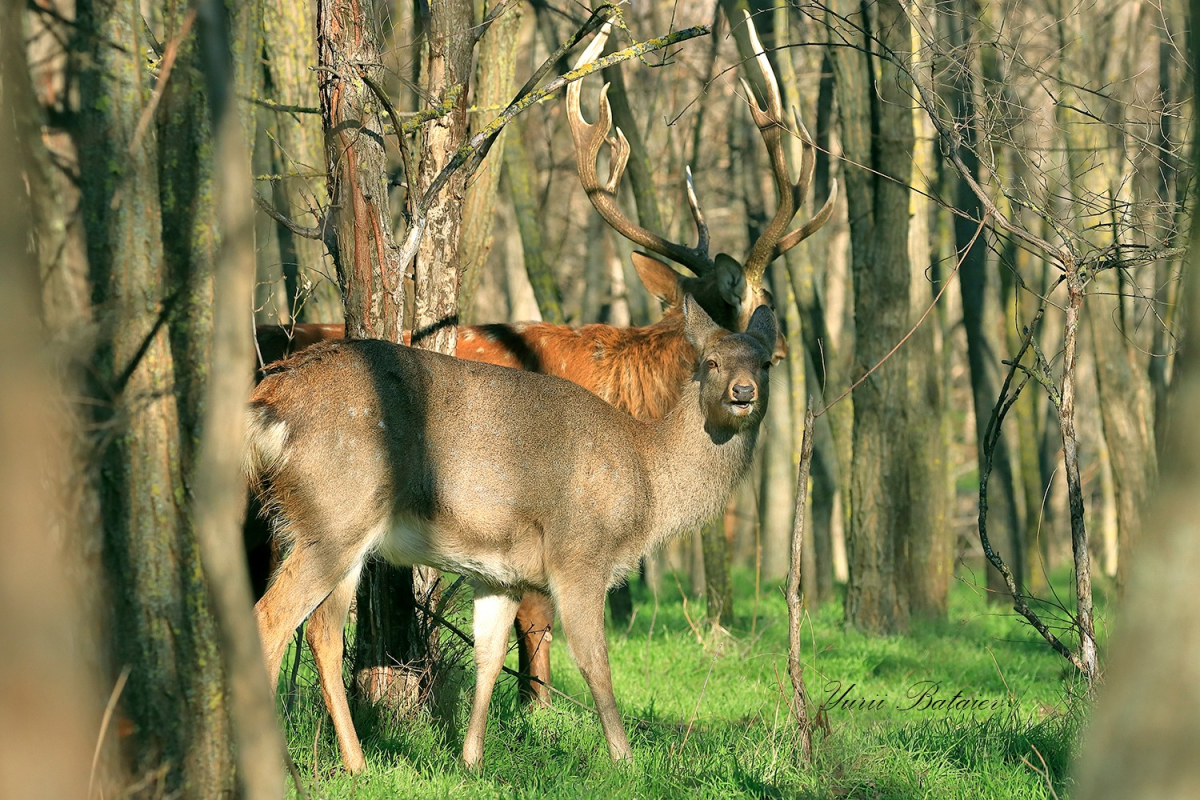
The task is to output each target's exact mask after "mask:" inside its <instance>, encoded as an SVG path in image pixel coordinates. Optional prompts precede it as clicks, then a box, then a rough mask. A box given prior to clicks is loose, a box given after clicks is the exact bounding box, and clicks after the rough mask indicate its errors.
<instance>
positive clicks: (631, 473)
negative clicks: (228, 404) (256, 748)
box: [246, 298, 778, 771]
mask: <svg viewBox="0 0 1200 800" xmlns="http://www.w3.org/2000/svg"><path fill="white" fill-rule="evenodd" d="M683 319H684V324H683V333H684V336H685V337H686V338H687V341H688V342H689V344H690V345H691V346H692V348H693V350H694V351H695V352H696V353H697V354H699V357H698V358H697V359H696V360H695V362H694V363H693V370H694V371H693V373H692V375H691V376H690V377H689V378H688V379H687V380H686V382H685V383H684V385H683V386H681V387H680V401H679V403H678V404H677V405H676V406H675V408H674V409H672V410H671V411H670V412H669V413H668V414H667V415H666V416H665V417H664V418H663V419H661V420H656V421H653V422H642V421H640V420H636V419H634V418H632V417H630V416H629V415H627V414H625V413H624V412H622V411H620V410H618V409H616V408H614V407H613V406H611V405H609V404H608V403H605V402H604V401H603V400H601V399H600V398H598V397H597V396H596V395H594V394H592V393H591V392H589V391H587V390H586V389H583V388H582V387H580V386H577V385H575V384H573V383H570V382H569V381H564V380H561V379H559V378H554V377H551V376H546V375H538V374H534V373H529V372H523V371H519V370H512V369H504V368H502V367H496V366H492V365H490V364H476V363H471V362H467V361H463V360H461V359H456V358H449V357H446V356H442V355H439V354H436V353H429V352H426V351H423V350H416V349H413V348H410V347H405V346H403V345H396V344H391V343H388V342H380V341H374V340H359V341H349V340H348V341H340V342H336V341H335V342H327V343H323V344H319V345H315V346H313V347H311V348H309V349H307V350H305V351H304V352H302V353H300V354H299V355H297V356H294V357H292V358H290V359H288V360H286V361H282V362H279V363H277V364H275V365H274V366H272V367H270V368H268V370H267V375H266V376H265V377H264V378H263V380H262V382H261V383H260V384H259V385H258V387H257V388H256V389H255V391H254V393H253V395H252V396H251V402H250V410H249V414H248V421H249V425H248V433H247V454H246V472H247V475H248V478H249V480H250V482H251V485H252V486H254V487H255V488H256V490H257V492H258V493H259V497H260V499H261V500H262V502H263V504H264V506H265V507H267V508H270V509H271V510H272V511H273V512H274V514H275V515H276V518H277V520H278V523H277V529H276V535H277V536H279V537H280V538H281V540H282V541H283V543H284V545H285V549H286V550H287V555H286V557H285V558H284V561H283V564H282V565H281V567H280V568H279V570H278V572H277V573H276V575H275V578H274V580H273V581H272V583H271V587H270V588H269V589H268V590H267V593H266V594H265V595H264V596H263V598H262V599H261V600H260V601H259V602H258V604H257V605H256V606H255V613H256V616H257V618H258V624H259V633H260V635H261V636H262V641H263V648H264V651H265V654H266V661H267V668H268V675H269V676H270V678H271V680H272V683H274V681H275V679H276V678H277V676H278V673H279V666H280V662H281V660H282V659H283V654H284V651H285V650H286V648H287V645H288V641H289V639H290V638H291V634H292V632H293V631H294V630H295V629H296V627H297V626H298V625H299V624H300V623H301V622H303V621H304V620H305V619H306V618H307V619H308V620H309V623H308V630H307V638H308V642H309V645H310V646H311V647H312V649H313V653H314V656H315V659H316V665H317V670H318V673H319V675H320V679H321V687H322V692H323V694H324V697H325V703H326V706H327V707H328V708H329V712H330V715H331V716H332V717H333V723H334V728H335V730H336V732H337V738H338V746H339V748H340V749H341V753H342V759H343V761H344V762H345V763H346V766H347V767H348V768H349V769H350V770H351V771H357V770H360V769H361V768H362V767H363V766H364V763H365V762H364V760H363V754H362V748H361V746H360V745H359V741H358V736H357V734H356V733H355V730H354V725H353V722H352V721H351V718H350V710H349V707H348V705H347V702H346V690H345V686H344V685H343V683H342V647H343V645H342V629H343V627H344V626H345V623H346V615H347V613H348V611H349V608H350V600H351V598H352V597H353V595H354V589H355V586H356V584H357V583H358V577H359V572H360V570H361V569H362V564H363V560H364V559H365V558H367V557H368V556H369V555H371V554H373V553H378V554H379V555H381V556H383V557H384V558H386V559H388V560H389V561H391V562H393V563H395V564H401V565H408V564H426V565H430V566H434V567H438V568H439V569H443V570H447V571H450V572H453V573H456V574H459V575H464V576H466V577H468V578H469V579H470V581H471V583H472V584H473V586H474V588H475V662H476V684H475V699H474V704H473V706H472V709H471V719H470V724H469V726H468V729H467V734H466V739H465V742H464V744H463V760H464V761H465V762H466V763H467V764H468V765H471V766H473V765H476V764H478V763H479V761H480V759H481V758H482V756H483V736H484V729H485V727H486V724H487V710H488V705H489V703H490V699H491V694H492V688H493V686H494V684H495V680H496V676H497V675H498V674H499V672H500V668H501V666H502V665H503V663H504V655H505V652H506V650H507V645H508V629H509V627H510V626H511V625H512V623H513V617H514V615H515V613H516V610H517V606H518V605H519V603H520V599H521V597H522V596H523V595H524V594H525V593H526V592H529V591H535V592H538V593H541V594H543V595H545V596H547V597H550V598H551V599H552V601H553V603H554V608H555V610H556V611H557V613H558V615H559V618H560V619H561V621H562V626H563V630H564V632H565V634H566V637H567V643H568V645H569V646H570V648H571V652H572V654H573V655H574V658H575V661H576V663H577V664H578V666H579V669H580V672H581V673H582V674H583V676H584V679H585V680H586V681H587V684H588V688H589V689H590V690H591V692H592V696H593V698H594V700H595V703H596V709H597V711H598V712H599V714H600V722H601V725H602V726H603V728H604V734H605V736H606V738H607V739H608V748H609V752H610V754H611V755H612V757H613V758H614V759H624V758H629V757H630V755H631V753H630V749H629V742H628V741H627V739H626V737H625V729H624V727H623V726H622V724H621V718H620V714H619V713H618V711H617V704H616V700H615V698H614V696H613V689H612V681H611V678H610V674H609V665H608V651H607V645H606V643H605V639H604V597H605V593H606V592H607V590H608V589H609V587H611V586H613V585H614V584H615V583H617V582H618V581H620V580H622V579H623V577H624V575H625V574H626V573H627V572H628V571H629V570H630V569H631V568H632V567H633V566H634V565H636V564H637V562H638V560H639V559H640V558H641V557H642V556H643V555H644V554H645V553H646V552H648V551H649V550H650V549H651V548H653V547H655V546H657V545H660V544H662V543H663V542H665V541H666V540H667V539H669V538H670V537H671V536H672V535H674V534H677V533H681V532H683V531H687V530H690V529H691V528H692V527H693V526H695V525H696V524H698V523H701V522H703V521H705V520H706V519H708V518H710V517H713V516H715V515H716V514H717V513H718V512H719V511H720V510H721V509H722V508H724V505H725V502H726V500H727V499H728V497H729V494H730V492H731V491H732V490H733V488H734V486H735V485H736V484H737V482H738V481H740V480H741V479H742V477H743V476H744V475H745V473H746V471H747V469H748V467H749V465H750V461H751V458H752V456H753V454H754V446H755V442H756V439H757V437H758V429H759V425H760V423H761V422H762V418H763V413H764V411H765V409H766V406H767V400H768V395H769V380H768V370H769V369H770V367H771V363H772V358H771V357H772V352H773V350H774V344H775V339H776V336H777V334H778V331H777V326H776V322H775V317H774V314H773V313H772V312H771V311H770V310H769V309H767V308H765V307H760V308H759V309H758V310H757V311H755V312H754V315H753V316H752V317H751V319H750V322H749V325H748V326H747V329H746V333H730V332H728V331H725V330H723V329H721V328H720V327H718V326H717V325H716V324H715V323H714V322H712V320H711V319H709V317H708V315H707V314H705V312H704V310H703V309H702V308H700V307H699V305H697V304H696V303H694V302H693V301H692V300H691V299H690V298H687V299H685V300H684V303H683ZM310 615H311V616H310Z"/></svg>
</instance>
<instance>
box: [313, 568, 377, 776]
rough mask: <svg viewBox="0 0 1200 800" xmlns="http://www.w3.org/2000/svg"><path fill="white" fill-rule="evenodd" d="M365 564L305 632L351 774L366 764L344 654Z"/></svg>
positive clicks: (344, 581)
mask: <svg viewBox="0 0 1200 800" xmlns="http://www.w3.org/2000/svg"><path fill="white" fill-rule="evenodd" d="M361 572H362V565H361V564H360V565H358V566H357V567H355V568H354V569H352V570H350V572H349V573H347V575H346V577H344V578H342V581H341V583H339V584H338V585H337V588H336V589H334V590H333V591H332V592H331V593H330V595H329V597H326V598H325V600H324V602H322V603H321V605H319V606H317V610H316V611H314V612H313V614H312V616H311V617H309V618H308V628H307V630H306V632H305V635H306V638H307V639H308V646H309V648H311V649H312V652H313V659H314V660H315V661H316V664H317V675H318V676H320V678H321V694H322V696H324V698H325V707H326V708H327V709H329V715H330V716H331V717H333V729H334V731H335V732H336V733H337V740H338V750H339V751H340V752H341V754H342V763H343V764H345V765H346V770H347V771H349V772H351V773H358V772H362V771H363V769H364V768H366V766H367V762H366V759H364V758H363V752H362V745H361V744H359V741H358V734H357V733H356V732H355V730H354V720H353V719H351V717H350V705H349V704H348V703H347V702H346V684H345V682H344V681H343V679H342V655H343V652H344V650H345V638H344V632H345V629H346V616H347V614H348V613H349V611H350V601H351V600H353V599H354V590H355V588H357V586H358V577H359V573H361Z"/></svg>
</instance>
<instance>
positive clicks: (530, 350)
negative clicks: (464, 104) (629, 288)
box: [258, 16, 837, 704]
mask: <svg viewBox="0 0 1200 800" xmlns="http://www.w3.org/2000/svg"><path fill="white" fill-rule="evenodd" d="M746 26H747V29H748V31H749V34H750V39H751V42H752V44H753V47H754V50H755V52H757V53H758V57H757V58H756V59H755V64H756V66H757V68H758V69H759V71H760V72H761V73H762V76H763V79H764V83H765V85H766V91H767V95H766V105H765V108H760V107H759V106H758V105H757V104H756V103H751V113H752V115H753V117H754V121H755V124H756V125H757V126H758V128H759V130H760V131H761V134H762V137H763V141H764V142H765V144H766V146H767V150H768V152H769V154H770V160H771V164H772V170H773V173H774V177H775V186H776V191H777V194H778V203H779V205H778V208H777V210H776V212H775V216H774V218H773V219H772V220H771V223H770V224H769V225H768V226H767V228H766V229H765V230H764V231H763V233H762V235H761V236H760V237H759V238H758V240H757V241H756V242H755V243H754V245H753V246H752V247H751V248H750V251H749V253H748V254H747V256H746V258H745V259H744V260H743V261H742V262H740V263H739V262H738V261H737V260H736V259H734V258H731V257H730V256H727V255H725V254H723V253H719V254H717V255H716V256H715V257H712V256H710V255H709V233H708V225H707V222H706V221H705V218H704V214H703V212H702V210H701V208H700V205H699V203H698V201H697V199H696V194H695V190H694V187H693V185H692V180H691V173H690V171H689V173H688V176H687V178H688V180H687V189H688V191H687V197H688V203H689V207H690V208H691V212H692V217H693V220H694V221H695V224H696V229H697V243H696V245H695V246H694V247H688V246H685V245H682V244H678V243H675V242H670V241H667V240H666V239H664V238H662V237H661V236H658V235H656V234H654V233H652V232H650V231H647V230H645V229H644V228H642V227H640V226H638V225H636V224H635V223H633V222H632V221H631V220H630V219H629V218H628V217H626V216H625V215H624V213H623V212H622V211H621V210H620V207H619V206H618V204H617V188H618V186H619V185H620V181H621V178H622V175H623V173H624V169H625V165H626V164H627V162H628V160H629V155H630V152H629V143H628V141H627V140H626V139H625V137H624V135H623V134H622V133H621V131H620V129H619V128H618V129H617V131H616V136H615V138H610V137H609V132H610V130H611V127H612V115H611V111H610V109H609V105H608V101H607V86H606V87H605V89H604V90H603V91H601V93H600V100H599V114H598V119H597V121H596V122H595V123H592V124H589V123H587V122H586V121H585V120H584V118H583V114H582V112H581V111H580V89H581V87H580V83H579V82H575V83H571V84H569V85H568V87H567V117H568V122H569V124H570V128H571V133H572V138H573V140H574V143H575V160H576V164H577V167H578V170H579V175H580V179H581V182H582V184H583V187H584V189H585V190H586V192H587V195H588V198H589V199H590V201H591V203H592V205H593V206H594V207H595V208H596V210H597V211H599V212H600V214H601V216H602V217H603V218H604V219H605V220H606V221H607V222H608V223H609V224H610V225H611V226H612V227H613V228H614V229H615V230H616V231H618V232H619V233H620V234H621V235H622V236H624V237H626V238H627V239H629V240H630V241H632V242H634V243H635V244H637V245H639V246H640V247H644V248H646V249H647V250H649V251H651V252H653V253H657V254H658V255H660V256H664V257H666V258H668V259H671V260H673V261H675V262H676V263H678V264H680V265H682V266H684V267H686V268H688V269H689V270H691V271H692V272H693V273H694V274H695V276H696V277H687V276H684V275H682V274H680V273H678V272H676V271H675V270H674V269H672V268H671V267H669V266H668V265H667V264H665V263H663V262H662V261H660V260H658V259H657V258H653V257H651V256H649V255H644V254H642V253H634V254H633V262H634V267H635V268H636V269H637V272H638V275H639V277H640V278H641V280H642V282H643V283H644V284H645V286H646V288H647V289H648V290H649V291H650V292H651V294H653V295H655V296H656V297H658V298H659V299H661V300H663V301H664V302H665V303H666V305H667V309H666V313H665V314H664V316H663V318H662V319H661V320H660V321H659V322H657V323H654V324H653V325H648V326H643V327H631V328H619V327H614V326H611V325H585V326H583V327H580V328H571V327H568V326H565V325H552V324H548V323H541V322H537V323H517V324H497V325H480V326H472V327H460V328H459V329H458V348H457V354H458V357H459V358H463V359H467V360H470V361H478V362H484V363H489V364H496V365H500V366H508V367H515V368H518V369H524V370H527V371H530V372H541V373H545V374H549V375H556V376H558V377H561V378H566V379H567V380H569V381H572V382H574V383H577V384H579V385H580V386H583V387H584V388H586V389H588V390H590V391H592V392H594V393H595V394H597V395H599V396H600V397H601V398H603V399H604V400H606V401H608V402H609V403H611V404H613V405H614V406H616V407H617V408H619V409H621V410H623V411H625V412H627V413H629V414H631V415H632V416H634V417H636V418H638V419H642V420H653V419H660V418H662V417H663V416H664V415H665V414H666V413H667V412H668V411H669V410H670V409H671V408H673V407H674V406H675V404H676V403H677V402H678V399H679V387H680V385H681V384H682V383H683V380H684V378H685V377H686V376H687V375H688V374H689V373H690V371H691V369H692V363H693V360H694V359H695V355H696V353H695V350H694V349H693V348H692V346H691V344H690V343H689V342H688V341H687V338H686V337H685V336H684V332H683V316H682V313H681V303H682V300H683V297H684V295H685V294H690V295H692V296H693V297H694V298H695V299H696V301H697V302H698V303H699V305H700V306H701V307H702V308H704V310H705V311H706V312H707V313H708V315H709V316H710V317H711V318H712V319H713V320H715V321H716V323H717V324H719V325H721V326H722V327H724V328H727V329H729V330H743V329H745V326H746V323H747V321H748V320H749V319H750V316H751V314H752V313H753V312H754V311H755V309H757V308H758V307H759V306H761V305H764V304H769V303H770V296H769V293H768V292H766V290H765V289H764V288H763V285H762V284H763V275H764V273H765V270H766V267H767V265H768V264H770V263H771V262H772V261H774V260H775V259H776V258H778V257H779V256H780V255H782V254H783V253H785V252H786V251H788V250H789V249H791V248H792V247H794V246H795V245H796V244H798V243H799V242H801V241H802V240H804V239H805V238H807V237H809V236H811V235H812V234H813V233H815V232H816V231H817V230H818V229H819V228H820V227H821V226H822V225H824V224H825V223H826V222H827V221H828V220H829V217H830V216H831V215H832V212H833V208H834V203H835V202H836V197H837V183H836V182H835V183H833V184H832V186H831V191H830V194H829V198H828V199H827V200H826V201H825V204H824V205H823V206H822V208H821V209H820V211H818V212H817V214H816V215H814V216H813V218H812V219H810V220H809V221H808V222H806V223H805V224H804V225H802V226H800V227H799V228H797V229H795V230H793V231H792V232H791V233H787V234H786V235H785V232H786V231H787V228H788V226H789V225H790V223H791V221H792V218H793V217H794V216H795V215H796V212H797V210H798V209H799V207H800V205H801V204H802V203H803V201H804V198H805V197H806V196H807V194H808V190H809V187H810V186H811V183H812V176H813V170H814V167H815V164H816V158H815V152H814V150H813V146H812V140H811V138H810V136H809V134H808V131H807V129H806V128H805V127H804V125H803V123H802V122H801V121H800V120H799V118H797V120H796V123H797V131H798V133H799V135H800V140H801V144H802V157H801V164H800V176H799V179H798V181H797V182H796V183H795V184H793V183H792V181H791V178H790V176H789V172H788V166H787V161H786V159H785V148H784V147H783V141H782V137H783V133H784V130H785V128H784V116H783V103H782V100H781V96H780V92H779V85H778V83H777V81H776V78H775V74H774V72H773V71H772V70H771V66H770V63H769V62H768V60H767V58H766V56H765V54H764V53H763V49H762V45H761V44H760V43H759V40H758V35H757V32H756V31H755V29H754V24H753V21H752V20H751V19H750V18H749V16H747V17H746ZM605 30H606V31H607V28H606V29H605ZM605 35H606V34H601V35H600V36H597V37H596V39H595V40H594V41H593V42H592V44H591V45H590V46H589V47H588V48H587V50H586V51H585V52H584V53H583V54H582V55H581V57H580V59H579V61H578V63H577V64H576V68H578V67H580V66H582V65H584V64H587V63H589V62H590V61H592V60H593V59H594V58H595V57H596V56H597V55H599V53H600V51H601V50H602V49H603V47H604V36H605ZM744 86H745V87H746V96H747V97H753V95H752V93H751V89H750V87H749V84H746V83H744ZM605 143H607V144H608V145H609V146H610V147H611V149H612V152H611V154H610V158H609V164H610V167H609V175H608V180H607V181H605V182H601V181H600V179H599V178H598V176H597V173H596V161H597V158H598V156H599V154H600V150H601V149H602V147H603V146H604V145H605ZM343 332H344V328H343V326H341V325H311V324H310V325H304V324H301V325H295V326H292V327H291V328H288V329H284V328H281V327H278V326H264V327H261V328H259V332H258V337H259V343H260V347H261V350H262V354H263V356H264V360H266V361H272V360H274V359H276V358H280V357H283V356H284V355H287V354H289V353H293V352H297V351H299V350H300V349H302V348H304V347H307V346H308V345H310V344H312V343H314V342H319V341H323V340H326V339H337V338H341V337H342V336H343ZM782 352H783V338H782V337H781V336H780V337H779V338H778V341H777V347H776V354H777V355H779V354H782ZM553 619H554V617H553V608H552V606H551V605H550V603H549V602H548V601H547V599H546V598H545V597H544V596H542V595H540V594H538V593H537V592H531V593H529V594H528V595H527V596H526V598H525V600H524V602H522V604H521V607H520V609H519V611H518V613H517V643H518V652H519V655H520V664H521V671H522V672H523V673H525V674H527V675H530V676H531V677H532V679H533V680H532V681H530V686H529V689H530V691H531V693H532V694H533V695H534V698H535V700H536V701H538V702H540V703H542V704H547V703H548V702H549V692H548V688H547V687H548V686H549V684H550V640H549V638H548V637H547V634H548V633H549V631H550V629H551V627H552V624H553Z"/></svg>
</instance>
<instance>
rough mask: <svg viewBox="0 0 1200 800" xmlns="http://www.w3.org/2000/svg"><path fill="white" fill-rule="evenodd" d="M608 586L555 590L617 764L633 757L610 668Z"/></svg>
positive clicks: (566, 630) (560, 613)
mask: <svg viewBox="0 0 1200 800" xmlns="http://www.w3.org/2000/svg"><path fill="white" fill-rule="evenodd" d="M604 588H605V587H603V586H601V587H599V589H596V588H594V587H589V588H584V587H577V586H571V587H563V586H558V587H555V592H554V601H555V605H556V606H557V607H558V616H559V619H561V620H562V628H563V633H564V634H566V637H567V645H568V646H569V647H570V648H571V655H572V656H574V657H575V664H576V666H578V667H579V672H580V673H581V674H582V675H583V679H584V680H585V681H587V685H588V689H590V690H591V691H592V699H593V700H594V701H595V703H596V711H597V713H599V715H600V725H601V727H603V728H604V736H605V738H607V739H608V752H609V755H611V756H612V758H613V760H614V761H622V760H625V759H630V758H633V753H632V751H630V749H629V740H628V739H626V738H625V726H624V725H623V724H622V723H621V713H620V712H619V711H617V699H616V697H615V696H614V695H613V688H612V675H611V673H610V672H609V667H608V643H607V642H606V641H605V640H604V597H605V594H606V593H605V590H604Z"/></svg>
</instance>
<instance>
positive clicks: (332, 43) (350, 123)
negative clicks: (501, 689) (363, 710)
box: [317, 0, 426, 711]
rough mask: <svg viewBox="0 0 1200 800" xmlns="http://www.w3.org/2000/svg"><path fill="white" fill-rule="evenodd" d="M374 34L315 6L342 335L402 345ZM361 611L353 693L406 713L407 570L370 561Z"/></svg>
mask: <svg viewBox="0 0 1200 800" xmlns="http://www.w3.org/2000/svg"><path fill="white" fill-rule="evenodd" d="M375 31H376V25H375V20H374V19H372V18H371V17H370V16H368V13H367V8H366V7H364V6H359V5H352V4H346V3H340V2H337V0H321V2H319V3H318V4H317V52H318V57H319V61H320V66H321V67H322V71H321V73H320V76H321V77H320V80H321V83H320V96H321V114H322V118H323V120H324V125H325V159H326V169H327V171H328V192H329V197H330V199H331V208H332V211H333V214H332V219H331V225H332V228H333V231H334V235H335V237H336V241H337V250H338V252H337V259H336V260H337V268H338V282H339V284H340V285H341V290H342V300H343V303H344V305H345V319H346V335H347V337H349V338H375V339H386V340H388V341H393V342H399V341H400V334H401V331H402V330H403V327H404V324H403V323H404V318H403V315H404V295H403V292H404V284H403V276H402V275H401V274H400V266H399V259H398V253H397V248H396V244H395V242H394V241H393V239H392V217H391V212H390V210H389V208H388V192H387V158H386V153H385V152H384V147H383V142H384V139H383V124H382V120H381V118H380V113H379V98H377V97H376V96H375V95H374V93H373V92H372V90H371V88H370V86H369V85H368V84H367V83H366V80H364V78H369V79H370V80H371V81H372V82H373V83H374V85H376V86H381V85H382V77H383V69H382V67H381V66H376V65H379V64H380V58H381V57H380V52H379V44H378V42H377V41H376V39H375ZM352 65H360V66H352ZM407 177H408V179H409V180H410V181H411V180H412V176H407ZM357 602H358V626H357V631H356V633H357V635H356V641H355V648H354V675H355V685H356V687H357V689H358V691H359V693H360V694H361V695H362V696H363V697H365V698H366V699H367V700H369V701H371V702H378V703H384V704H386V705H388V706H390V707H392V708H394V709H398V710H401V711H407V710H411V709H412V708H413V707H414V706H416V705H417V704H419V702H420V701H421V699H422V698H423V694H424V692H423V685H422V681H421V676H423V675H424V674H425V673H426V661H425V658H424V657H425V655H426V652H425V647H424V646H423V644H422V643H423V642H424V638H423V637H422V636H421V631H420V623H419V622H418V618H417V617H416V610H415V602H414V595H413V579H412V572H411V570H408V569H404V570H398V569H395V568H393V567H391V566H387V565H384V564H382V563H379V562H375V561H369V562H368V563H367V564H366V566H365V567H364V569H363V575H362V578H361V580H360V583H359V587H358V595H357Z"/></svg>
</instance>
